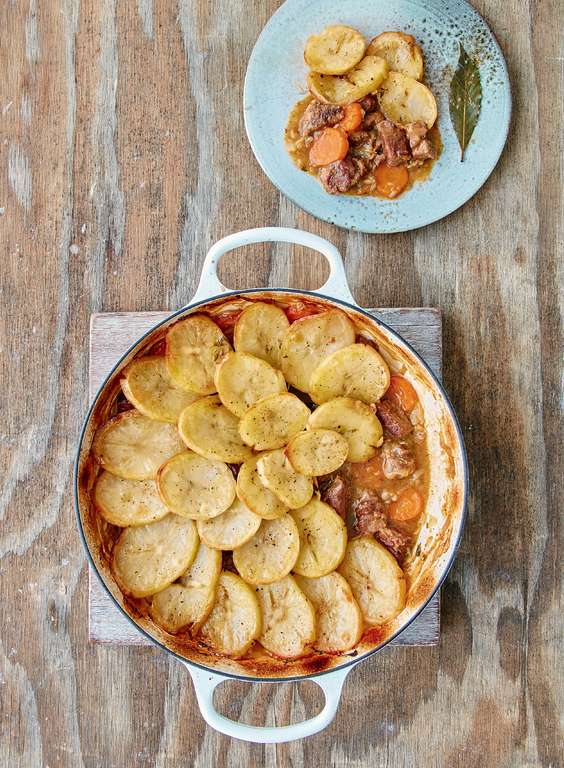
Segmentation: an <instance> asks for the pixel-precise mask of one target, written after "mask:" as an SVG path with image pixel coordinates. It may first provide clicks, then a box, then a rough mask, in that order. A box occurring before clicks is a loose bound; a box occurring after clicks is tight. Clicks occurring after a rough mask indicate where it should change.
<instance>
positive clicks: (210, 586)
mask: <svg viewBox="0 0 564 768" xmlns="http://www.w3.org/2000/svg"><path fill="white" fill-rule="evenodd" d="M221 564H222V557H221V552H219V551H218V550H217V549H210V547H208V546H206V544H204V543H203V542H200V546H199V547H198V553H197V555H196V559H195V560H194V562H193V563H192V565H191V566H190V567H189V568H188V570H187V571H186V573H184V574H183V575H182V576H181V577H180V579H179V581H178V582H177V583H176V584H171V585H170V587H167V588H166V589H163V591H162V592H159V593H158V595H155V596H154V597H153V600H152V603H151V610H150V613H151V617H152V619H153V621H155V622H156V623H157V624H158V625H159V626H161V627H162V628H163V629H166V631H167V632H170V633H171V634H175V633H176V632H180V631H181V630H182V629H186V628H187V627H190V628H191V630H192V631H193V632H197V631H198V629H199V628H200V627H201V625H202V624H203V622H204V621H205V620H206V619H207V617H208V616H209V615H210V612H211V609H212V608H213V604H214V602H215V593H216V589H217V582H218V580H219V574H220V573H221Z"/></svg>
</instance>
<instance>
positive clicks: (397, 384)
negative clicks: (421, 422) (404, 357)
mask: <svg viewBox="0 0 564 768" xmlns="http://www.w3.org/2000/svg"><path fill="white" fill-rule="evenodd" d="M384 397H385V398H386V399H387V400H393V401H395V402H396V403H397V404H398V405H399V406H400V408H401V409H402V410H403V411H405V412H406V413H409V412H410V411H412V410H413V409H414V408H415V406H416V405H417V403H418V402H419V398H418V397H417V392H416V391H415V389H414V388H413V385H412V384H410V383H409V381H408V380H407V379H406V378H404V377H403V376H400V375H399V374H397V373H394V374H393V375H392V377H391V378H390V386H389V387H388V390H387V392H386V394H385V395H384Z"/></svg>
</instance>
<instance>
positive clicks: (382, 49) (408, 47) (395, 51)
mask: <svg viewBox="0 0 564 768" xmlns="http://www.w3.org/2000/svg"><path fill="white" fill-rule="evenodd" d="M366 54H367V55H369V56H380V58H382V59H385V60H386V63H387V65H388V69H390V70H391V71H392V72H401V73H402V74H404V75H409V77H413V78H415V80H421V78H422V77H423V55H422V53H421V48H420V47H419V46H418V45H417V43H416V42H415V38H414V37H412V36H411V35H406V34H405V33H404V32H382V34H381V35H378V37H375V38H374V39H373V40H372V42H371V43H370V45H369V46H368V48H367V49H366Z"/></svg>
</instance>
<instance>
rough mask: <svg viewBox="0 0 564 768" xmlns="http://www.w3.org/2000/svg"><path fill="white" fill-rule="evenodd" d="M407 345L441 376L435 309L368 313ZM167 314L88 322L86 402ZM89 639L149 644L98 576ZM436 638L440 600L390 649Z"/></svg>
mask: <svg viewBox="0 0 564 768" xmlns="http://www.w3.org/2000/svg"><path fill="white" fill-rule="evenodd" d="M368 311H369V312H371V313H372V314H374V315H375V316H376V317H378V318H379V319H380V320H382V321H384V322H385V323H387V324H388V325H389V326H391V327H392V328H393V329H394V330H396V331H397V332H398V333H399V334H401V336H403V338H404V339H405V340H406V341H408V342H409V343H410V344H411V345H412V346H413V347H414V349H416V350H417V352H419V354H420V355H421V356H422V357H423V358H424V359H425V361H426V362H427V364H428V365H429V366H430V367H431V368H432V369H433V370H434V371H435V373H436V374H437V375H438V376H440V375H441V362H442V328H441V313H440V310H438V309H433V308H428V307H424V308H414V309H370V310H368ZM168 314H170V313H168V312H112V313H104V314H95V315H92V317H91V319H90V369H89V397H90V401H92V400H93V398H94V396H95V395H96V392H97V391H98V389H99V387H100V385H101V384H102V382H103V381H104V379H105V377H106V376H107V374H108V373H109V372H110V370H111V368H112V367H113V366H114V365H115V363H116V362H117V361H118V359H119V358H120V357H121V356H122V355H123V353H124V352H126V351H127V349H128V348H129V347H130V346H131V345H132V344H133V343H134V342H135V341H136V340H137V339H138V338H139V337H140V336H141V335H142V334H143V333H145V332H146V331H147V330H149V329H150V328H151V327H152V326H153V325H155V324H156V323H158V322H160V321H161V320H163V319H164V318H165V317H167V315H168ZM88 584H89V594H88V635H89V639H90V640H91V641H92V642H97V643H115V644H117V645H150V641H149V640H147V639H146V638H145V637H144V635H142V634H141V633H140V632H138V631H137V630H136V629H135V627H134V625H133V624H131V623H130V622H129V621H128V620H127V619H125V618H124V616H123V615H122V614H121V612H120V611H119V610H118V608H117V607H116V606H115V604H114V603H113V601H112V600H111V598H110V597H109V596H108V595H107V594H106V592H105V591H104V588H103V587H102V585H101V584H100V582H99V580H98V577H97V576H96V574H95V573H94V572H93V571H92V569H90V571H89V579H88ZM439 633H440V611H439V595H438V594H437V595H435V597H434V598H433V600H431V602H430V603H429V605H428V606H427V607H426V608H425V610H424V611H423V612H422V613H421V615H420V616H418V617H417V619H416V620H415V621H414V622H413V623H412V624H411V625H410V626H409V627H408V628H407V629H406V630H405V631H404V632H402V634H401V635H400V636H399V637H397V638H396V639H395V640H393V641H392V643H391V645H437V644H438V642H439Z"/></svg>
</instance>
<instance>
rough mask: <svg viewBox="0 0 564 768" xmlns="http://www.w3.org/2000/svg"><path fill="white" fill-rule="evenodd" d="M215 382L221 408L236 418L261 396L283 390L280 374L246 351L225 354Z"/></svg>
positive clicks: (282, 378)
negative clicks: (221, 404) (222, 406)
mask: <svg viewBox="0 0 564 768" xmlns="http://www.w3.org/2000/svg"><path fill="white" fill-rule="evenodd" d="M215 383H216V386H217V391H218V393H219V397H220V398H221V402H222V403H223V405H224V406H225V407H226V408H229V410H230V411H231V412H232V413H234V414H235V415H236V416H239V418H240V417H241V416H243V415H244V413H245V411H247V410H248V409H249V408H250V407H251V406H252V405H254V404H255V403H256V402H258V401H259V400H262V398H263V397H267V396H268V395H275V394H278V393H279V392H285V391H286V382H285V381H284V377H283V376H282V374H281V373H280V371H277V370H276V369H275V368H273V367H272V366H271V365H269V364H268V363H266V362H265V361H264V360H261V359H260V358H259V357H255V356H254V355H248V354H247V353H246V352H232V353H231V354H229V355H227V356H226V357H225V358H224V360H223V362H222V363H221V365H220V366H219V367H218V368H217V371H216V375H215Z"/></svg>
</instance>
